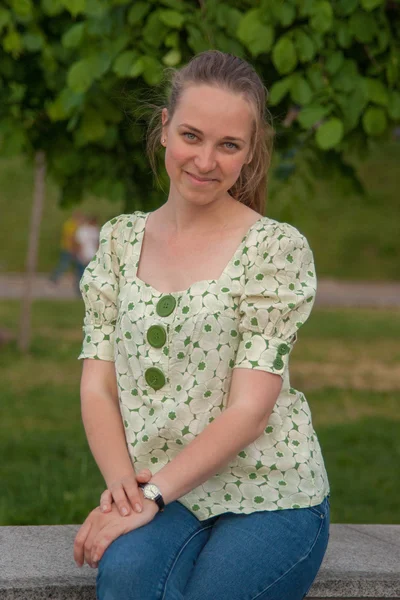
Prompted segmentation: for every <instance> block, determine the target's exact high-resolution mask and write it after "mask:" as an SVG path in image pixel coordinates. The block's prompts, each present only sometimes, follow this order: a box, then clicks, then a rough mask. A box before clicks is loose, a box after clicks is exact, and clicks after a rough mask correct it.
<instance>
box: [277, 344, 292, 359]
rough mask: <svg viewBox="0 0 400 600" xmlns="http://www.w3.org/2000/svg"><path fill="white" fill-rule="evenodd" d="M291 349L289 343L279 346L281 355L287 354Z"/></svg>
mask: <svg viewBox="0 0 400 600" xmlns="http://www.w3.org/2000/svg"><path fill="white" fill-rule="evenodd" d="M289 350H290V348H289V346H288V345H287V344H279V346H278V354H280V355H281V356H283V355H285V354H287V353H288V352H289Z"/></svg>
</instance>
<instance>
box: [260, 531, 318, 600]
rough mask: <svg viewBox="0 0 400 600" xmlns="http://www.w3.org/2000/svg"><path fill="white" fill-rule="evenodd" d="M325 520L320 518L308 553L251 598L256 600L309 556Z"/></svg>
mask: <svg viewBox="0 0 400 600" xmlns="http://www.w3.org/2000/svg"><path fill="white" fill-rule="evenodd" d="M325 522H326V519H321V523H320V526H319V530H318V533H317V535H316V536H315V540H314V543H313V545H312V546H311V548H310V550H309V551H308V553H307V554H306V555H305V556H303V557H302V558H300V559H299V560H298V561H297V562H296V563H295V564H294V565H292V566H291V567H290V569H288V570H287V571H286V572H285V573H283V574H282V575H281V576H280V577H278V579H276V580H275V581H273V582H272V583H270V585H268V586H267V587H266V588H265V589H263V590H262V591H261V592H259V593H258V594H257V595H256V596H254V597H253V598H252V599H251V600H257V598H259V597H260V596H261V594H264V593H265V592H266V591H267V590H269V588H270V587H272V586H273V585H275V584H276V583H278V581H280V580H281V579H282V578H283V577H286V575H287V574H288V573H290V571H292V569H294V568H295V567H297V565H298V564H299V563H301V562H303V561H304V560H306V559H307V558H308V557H309V556H310V554H311V552H312V551H313V549H314V546H315V544H316V543H317V541H318V538H319V536H320V534H321V531H322V527H323V525H324V523H325Z"/></svg>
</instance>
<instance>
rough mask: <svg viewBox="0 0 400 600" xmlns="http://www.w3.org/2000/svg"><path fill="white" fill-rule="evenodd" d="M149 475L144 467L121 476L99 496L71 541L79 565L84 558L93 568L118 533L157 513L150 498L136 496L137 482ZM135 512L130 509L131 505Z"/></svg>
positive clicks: (146, 520)
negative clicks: (98, 501) (98, 500)
mask: <svg viewBox="0 0 400 600" xmlns="http://www.w3.org/2000/svg"><path fill="white" fill-rule="evenodd" d="M151 477H152V474H151V472H150V471H149V470H148V469H144V470H143V471H141V472H140V473H138V474H137V475H136V478H135V476H134V475H133V476H132V477H127V478H124V480H121V481H118V482H115V483H113V485H111V486H110V487H111V489H107V490H106V491H105V492H103V494H102V495H101V499H100V506H98V507H97V508H95V509H94V510H92V511H91V512H90V513H89V515H88V517H87V518H86V520H85V522H84V523H83V525H82V526H81V527H80V529H79V531H78V533H77V535H76V537H75V543H74V559H75V562H76V564H77V565H78V566H79V567H81V566H82V565H83V563H84V562H85V561H86V562H87V563H88V564H89V565H90V566H91V567H97V564H98V561H99V560H100V559H101V557H102V556H103V554H104V552H105V550H106V549H107V548H108V546H109V545H110V544H111V542H113V541H114V540H116V539H117V538H118V537H119V536H120V535H123V534H125V533H128V532H129V531H133V530H134V529H138V528H139V527H142V526H143V525H146V524H147V523H149V522H150V521H151V520H152V519H153V518H154V516H155V515H156V514H157V512H158V506H157V504H156V503H155V502H154V501H153V500H147V499H146V498H143V495H142V494H140V496H141V497H142V500H141V501H140V497H139V496H138V487H137V481H138V482H142V483H146V482H147V481H149V480H150V479H151ZM138 501H140V506H139V508H140V509H141V510H140V512H139V511H131V507H132V505H133V506H134V507H136V506H137V503H138Z"/></svg>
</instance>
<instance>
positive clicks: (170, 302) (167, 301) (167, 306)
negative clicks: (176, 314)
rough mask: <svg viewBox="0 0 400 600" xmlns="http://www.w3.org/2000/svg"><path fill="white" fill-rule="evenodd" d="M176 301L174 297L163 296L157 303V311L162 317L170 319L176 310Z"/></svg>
mask: <svg viewBox="0 0 400 600" xmlns="http://www.w3.org/2000/svg"><path fill="white" fill-rule="evenodd" d="M175 306H176V300H175V298H174V297H173V296H162V297H161V298H160V299H159V301H158V302H157V306H156V311H157V314H158V315H160V317H168V315H170V314H171V313H172V311H173V310H174V309H175Z"/></svg>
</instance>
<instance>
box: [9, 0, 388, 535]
mask: <svg viewBox="0 0 400 600" xmlns="http://www.w3.org/2000/svg"><path fill="white" fill-rule="evenodd" d="M399 21H400V17H399V3H398V2H385V1H380V0H360V1H358V0H345V1H344V0H343V1H340V0H338V1H337V2H326V1H324V0H291V1H290V0H289V1H287V2H286V1H285V2H273V3H272V2H266V1H261V2H250V1H246V0H243V1H239V0H238V1H234V0H229V1H227V2H224V3H220V2H218V1H217V0H215V1H213V2H206V1H204V2H199V3H196V2H189V1H180V0H163V1H161V0H160V1H158V0H154V1H153V2H135V3H132V2H129V1H124V0H52V1H50V0H41V2H38V3H35V4H34V3H33V2H30V1H29V0H10V1H9V2H7V3H5V4H4V7H1V8H0V45H1V48H0V82H1V83H0V92H1V98H2V103H1V106H0V140H1V149H0V152H1V155H0V215H1V218H0V240H1V255H0V278H1V277H3V280H6V278H7V274H8V275H10V274H14V275H15V274H18V273H21V274H22V273H23V271H24V269H25V264H26V255H27V249H28V236H29V229H30V224H31V211H32V202H33V189H34V177H35V166H34V158H35V156H36V157H37V155H38V152H40V151H43V152H44V153H45V157H46V165H47V170H48V175H47V177H46V196H45V203H44V207H43V213H42V219H41V229H40V243H39V252H38V260H37V272H38V273H41V274H43V273H45V274H47V273H49V271H50V270H51V269H52V268H53V267H54V265H55V263H56V261H57V256H58V251H59V237H60V229H61V225H62V222H63V221H64V220H65V219H66V218H67V217H68V216H69V215H70V214H71V213H72V211H73V210H74V208H75V207H76V206H77V205H79V207H80V208H81V209H82V210H83V211H84V212H85V213H88V214H91V213H94V214H96V215H97V216H98V218H99V221H100V222H101V223H104V222H105V221H106V220H108V219H109V218H111V217H113V216H115V215H117V214H120V213H122V212H131V211H133V210H153V209H155V208H156V207H157V206H159V205H160V204H161V203H162V202H164V201H165V199H166V196H165V192H162V191H160V190H159V188H157V187H156V185H155V183H154V181H153V178H152V175H151V173H150V169H149V165H148V164H147V162H146V160H144V159H143V153H144V152H143V148H144V146H143V135H144V131H145V124H144V119H143V118H142V116H140V117H137V116H136V115H135V106H136V103H137V102H138V99H137V98H138V96H137V94H138V92H144V93H145V94H147V92H149V91H151V90H152V89H153V88H154V89H155V88H156V86H158V84H160V83H161V82H162V71H163V68H164V67H166V66H170V67H179V66H180V65H182V64H185V62H186V61H187V60H188V59H189V58H190V56H192V55H193V54H194V53H196V52H199V51H202V50H205V49H207V48H217V49H221V50H223V51H227V52H233V53H234V54H237V55H239V56H243V57H244V58H247V59H248V60H250V61H251V62H252V64H254V66H255V67H256V68H257V70H258V72H259V73H260V75H261V76H262V77H263V79H264V81H265V84H266V85H267V87H268V89H269V91H270V102H269V110H270V112H271V115H272V117H273V124H274V127H275V130H276V133H277V135H276V139H275V151H274V157H273V162H272V165H271V171H270V173H271V177H270V185H269V197H268V201H267V203H266V210H265V214H266V215H268V216H269V217H271V218H276V219H278V220H284V221H288V222H289V223H292V224H293V225H294V226H296V227H297V228H298V229H300V231H302V232H303V233H304V234H305V235H306V236H307V238H308V239H309V241H310V245H311V247H312V249H313V251H314V255H315V261H316V268H317V275H318V277H319V278H320V279H324V278H325V279H326V278H329V279H337V280H346V281H367V282H368V281H370V282H385V281H398V280H399V268H398V257H399V249H400V248H399V246H400V236H399V235H398V222H399V200H398V183H397V182H398V172H399V158H400V142H399V134H398V129H396V128H398V126H399V120H400V94H399V81H400V50H399V33H398V32H399V27H398V25H399ZM396 36H397V37H396ZM71 286H72V281H71ZM3 296H6V294H3ZM20 313H21V302H20V300H18V299H12V298H6V297H3V298H2V299H1V301H0V326H1V327H4V328H5V329H7V330H8V331H10V332H12V336H13V337H14V339H11V340H10V341H8V342H4V344H3V345H2V346H0V364H1V366H0V372H1V375H0V399H1V419H0V431H1V433H0V455H1V456H2V457H3V460H2V463H1V465H0V482H1V493H0V525H28V524H32V525H37V524H62V523H79V522H82V521H83V519H84V518H85V517H86V515H87V513H88V512H89V510H91V509H92V508H93V507H94V506H95V505H97V504H98V499H99V495H100V493H101V491H103V489H104V484H103V482H102V478H101V475H100V474H99V472H98V469H97V467H96V465H95V463H94V461H93V459H92V457H91V455H90V451H89V449H88V446H87V443H86V440H85V435H84V431H83V426H82V424H81V418H80V406H79V379H80V371H81V363H80V362H78V360H77V356H78V354H79V351H80V345H81V335H82V331H81V326H82V319H83V303H82V301H81V300H80V299H78V298H76V299H62V298H54V299H38V300H35V302H34V303H33V309H32V338H31V340H30V348H29V352H21V350H19V349H18V344H17V340H16V338H17V336H18V331H19V323H20V318H21V315H20ZM399 335H400V318H399V312H398V310H397V309H394V308H392V309H382V308H381V309H379V310H378V309H373V308H371V309H367V308H353V309H350V308H348V309H344V308H332V307H331V308H322V307H317V308H315V309H314V311H313V314H312V316H311V317H310V319H309V321H308V322H307V324H306V326H305V327H304V329H302V331H301V334H300V336H299V342H298V344H296V348H295V350H294V351H293V354H292V356H291V382H292V385H293V386H294V387H296V388H298V389H301V390H302V391H303V392H304V393H305V395H306V397H307V399H308V401H309V404H310V407H311V410H312V415H313V423H314V427H315V429H316V432H317V435H318V438H319V440H320V443H321V446H322V451H323V455H324V458H325V462H326V467H327V471H328V476H329V479H330V484H331V506H332V521H333V522H340V523H399V522H400V507H399V503H398V500H397V498H398V492H399V486H400V484H399V478H398V468H397V465H398V463H399V459H400V439H399V435H398V430H399V420H400V417H399V399H400V368H399V358H400V349H399V344H398V339H399Z"/></svg>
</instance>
